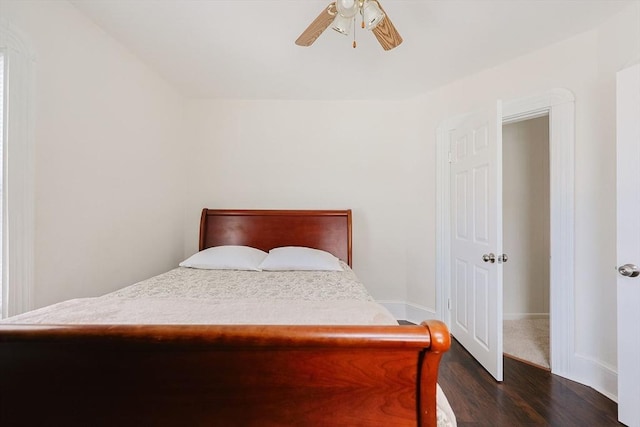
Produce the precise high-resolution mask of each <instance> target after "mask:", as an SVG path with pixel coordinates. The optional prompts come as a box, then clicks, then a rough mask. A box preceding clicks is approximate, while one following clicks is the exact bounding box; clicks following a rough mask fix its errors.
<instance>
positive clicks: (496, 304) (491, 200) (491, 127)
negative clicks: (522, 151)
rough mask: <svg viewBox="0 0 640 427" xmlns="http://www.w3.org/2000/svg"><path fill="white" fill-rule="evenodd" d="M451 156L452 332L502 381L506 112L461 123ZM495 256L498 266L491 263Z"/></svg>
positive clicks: (489, 111) (479, 115)
mask: <svg viewBox="0 0 640 427" xmlns="http://www.w3.org/2000/svg"><path fill="white" fill-rule="evenodd" d="M449 148H450V152H451V168H450V181H451V186H450V188H451V191H452V194H451V203H452V206H451V214H452V218H451V224H452V225H453V227H452V233H451V259H452V264H451V268H452V271H451V278H452V283H453V286H452V289H453V292H452V299H453V301H452V302H453V304H452V307H451V310H452V316H451V318H452V319H453V321H452V324H451V332H452V334H453V335H454V336H455V337H456V339H457V340H458V341H459V342H460V343H461V344H462V345H463V346H464V347H465V348H466V349H467V350H468V351H469V352H470V353H471V354H472V355H473V356H474V357H475V358H476V359H477V360H478V361H479V362H480V363H481V364H482V366H484V367H485V369H486V370H487V371H489V372H490V373H491V375H493V376H494V377H495V378H496V379H497V380H498V381H502V265H501V264H499V263H498V262H497V256H498V255H499V254H500V253H501V250H502V159H501V153H502V111H501V104H500V103H499V102H498V105H497V106H496V107H492V108H491V109H487V110H486V111H484V112H480V113H477V114H472V115H468V116H466V117H464V118H461V119H460V120H459V121H458V122H457V124H456V125H455V126H454V129H453V130H452V131H451V132H450V133H449ZM490 253H493V254H494V256H495V258H496V261H495V262H493V263H492V262H485V261H484V260H483V255H485V254H490Z"/></svg>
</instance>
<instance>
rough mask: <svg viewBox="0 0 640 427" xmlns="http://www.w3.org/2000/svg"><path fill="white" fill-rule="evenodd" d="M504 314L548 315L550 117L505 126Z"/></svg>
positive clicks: (519, 315) (503, 150) (517, 315)
mask: <svg viewBox="0 0 640 427" xmlns="http://www.w3.org/2000/svg"><path fill="white" fill-rule="evenodd" d="M502 180H503V182H502V194H503V198H502V206H503V210H502V212H503V214H502V220H503V223H502V232H503V246H502V247H503V251H504V252H505V253H506V254H508V256H509V259H508V262H506V263H505V264H503V274H504V279H503V298H504V318H505V319H520V318H535V317H545V316H549V286H550V282H549V233H550V214H549V212H550V206H549V117H548V116H544V117H539V118H536V119H531V120H525V121H521V122H517V123H511V124H507V125H505V126H503V128H502Z"/></svg>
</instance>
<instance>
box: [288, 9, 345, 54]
mask: <svg viewBox="0 0 640 427" xmlns="http://www.w3.org/2000/svg"><path fill="white" fill-rule="evenodd" d="M335 17H336V3H335V2H333V3H330V4H329V6H327V7H325V8H324V10H323V11H322V13H320V15H318V17H317V18H316V19H315V20H314V21H313V22H312V23H311V24H309V26H308V27H307V29H306V30H304V31H303V33H302V34H300V37H298V39H297V40H296V44H297V45H298V46H311V45H312V44H313V42H315V41H316V39H317V38H318V37H320V34H322V33H323V32H324V30H326V29H327V27H328V26H329V24H331V22H333V19H334V18H335Z"/></svg>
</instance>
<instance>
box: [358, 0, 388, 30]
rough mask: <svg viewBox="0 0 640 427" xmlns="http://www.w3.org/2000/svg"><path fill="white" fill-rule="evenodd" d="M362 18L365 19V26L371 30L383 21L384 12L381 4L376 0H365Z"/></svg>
mask: <svg viewBox="0 0 640 427" xmlns="http://www.w3.org/2000/svg"><path fill="white" fill-rule="evenodd" d="M362 18H363V20H364V27H365V28H366V29H367V30H369V31H371V30H373V29H374V28H376V27H377V26H378V24H380V22H382V20H383V19H384V12H383V11H382V10H381V9H380V5H379V4H378V2H377V1H375V0H368V1H365V3H364V6H363V7H362Z"/></svg>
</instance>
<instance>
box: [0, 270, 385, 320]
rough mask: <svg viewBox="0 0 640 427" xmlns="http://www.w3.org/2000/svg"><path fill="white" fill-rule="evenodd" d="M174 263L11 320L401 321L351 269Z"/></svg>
mask: <svg viewBox="0 0 640 427" xmlns="http://www.w3.org/2000/svg"><path fill="white" fill-rule="evenodd" d="M343 268H344V271H284V272H266V271H265V272H259V271H235V270H198V269H191V268H181V267H180V268H176V269H173V270H171V271H169V272H167V273H164V274H160V275H158V276H155V277H152V278H150V279H147V280H144V281H142V282H139V283H136V284H134V285H131V286H128V287H126V288H123V289H120V290H118V291H115V292H112V293H110V294H107V295H104V296H101V297H97V298H80V299H73V300H69V301H64V302H61V303H59V304H54V305H51V306H48V307H44V308H41V309H38V310H34V311H31V312H28V313H24V314H21V315H18V316H14V317H11V318H9V319H6V320H5V322H6V323H49V324H70V323H71V324H263V325H268V324H270V325H274V324H281V325H293V324H301V325H310V324H311V325H313V324H315V325H397V322H396V320H395V318H394V317H393V316H392V315H391V313H389V311H388V310H386V309H385V308H384V307H382V306H381V305H379V304H377V303H375V302H374V301H373V298H371V296H370V295H369V293H368V292H367V290H366V288H365V287H364V285H363V284H362V283H361V282H360V281H359V280H358V278H357V277H356V275H355V274H354V273H353V271H352V270H351V269H350V268H349V267H348V266H347V265H346V264H343Z"/></svg>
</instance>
